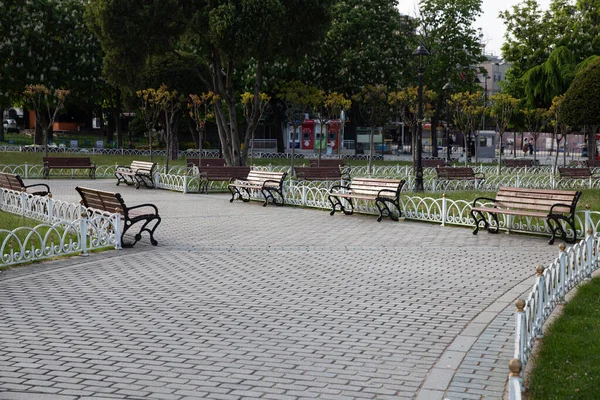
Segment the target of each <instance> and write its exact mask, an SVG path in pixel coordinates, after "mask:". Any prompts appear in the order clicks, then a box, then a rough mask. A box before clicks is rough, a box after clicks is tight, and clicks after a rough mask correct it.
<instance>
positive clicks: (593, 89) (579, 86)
mask: <svg viewBox="0 0 600 400" xmlns="http://www.w3.org/2000/svg"><path fill="white" fill-rule="evenodd" d="M559 118H560V119H561V120H562V121H564V122H565V124H567V125H570V126H578V127H580V128H585V127H586V126H590V127H592V129H591V132H589V133H588V143H587V146H588V158H589V159H590V160H593V159H594V157H595V153H596V146H595V132H596V130H597V129H598V126H600V58H597V59H595V60H594V61H592V62H591V63H590V64H589V65H588V66H587V68H585V69H584V70H583V71H581V72H580V73H579V74H577V75H576V76H575V78H574V80H573V83H571V86H570V87H569V89H568V90H567V92H566V93H565V97H564V100H563V103H562V106H561V107H560V109H559Z"/></svg>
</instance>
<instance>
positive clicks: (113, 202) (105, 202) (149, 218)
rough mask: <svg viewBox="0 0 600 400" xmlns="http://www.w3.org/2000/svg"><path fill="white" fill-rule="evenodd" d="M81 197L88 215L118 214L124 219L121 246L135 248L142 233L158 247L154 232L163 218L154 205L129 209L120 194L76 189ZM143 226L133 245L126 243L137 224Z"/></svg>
mask: <svg viewBox="0 0 600 400" xmlns="http://www.w3.org/2000/svg"><path fill="white" fill-rule="evenodd" d="M75 189H76V190H77V192H78V193H79V195H80V196H81V204H82V205H83V206H85V207H87V208H89V210H88V215H90V216H92V215H93V214H95V213H98V212H99V213H101V214H103V213H109V214H114V213H118V214H120V215H121V217H122V219H123V231H122V232H121V238H120V240H121V246H123V247H133V246H134V245H135V244H136V243H137V242H138V241H139V240H140V239H141V238H142V232H147V233H148V234H149V235H150V243H152V245H153V246H156V245H157V244H158V242H157V241H156V240H155V239H154V231H155V230H156V228H157V227H158V225H159V224H160V221H161V218H160V216H159V215H158V208H156V206H155V205H154V204H140V205H137V206H132V207H127V206H126V205H125V201H124V200H123V197H121V195H120V194H119V193H113V192H105V191H102V190H96V189H89V188H84V187H76V188H75ZM138 223H139V224H141V227H140V229H139V231H138V232H137V233H136V234H135V235H134V239H135V240H134V242H133V243H126V242H125V234H126V233H127V231H128V230H129V229H130V228H132V227H133V226H134V225H136V224H138Z"/></svg>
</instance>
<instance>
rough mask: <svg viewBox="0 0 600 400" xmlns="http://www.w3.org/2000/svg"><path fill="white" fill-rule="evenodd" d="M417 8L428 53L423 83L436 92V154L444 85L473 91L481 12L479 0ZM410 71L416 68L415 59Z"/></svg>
mask: <svg viewBox="0 0 600 400" xmlns="http://www.w3.org/2000/svg"><path fill="white" fill-rule="evenodd" d="M419 8H420V17H419V33H420V38H419V41H420V43H422V44H423V45H425V47H426V48H427V49H428V50H429V52H430V56H429V57H427V67H426V69H425V74H424V83H425V85H426V86H427V87H428V88H429V89H430V90H432V91H434V92H435V93H436V94H438V96H437V97H435V99H434V101H435V104H434V107H433V112H432V114H431V139H432V142H433V147H432V149H433V156H435V157H437V125H438V122H439V120H440V119H441V116H442V114H443V113H444V110H445V107H444V105H445V103H444V96H443V95H442V93H443V87H444V85H446V84H447V83H448V82H450V83H451V84H452V86H453V87H454V88H455V90H456V91H468V90H471V91H472V90H474V89H475V84H474V77H475V75H476V73H477V71H475V70H473V69H471V66H473V65H478V64H479V63H480V62H482V61H483V60H484V59H485V57H484V56H483V54H482V47H481V41H482V34H481V30H480V29H476V28H474V27H473V26H474V23H475V20H476V19H477V17H478V16H479V15H480V14H481V0H422V1H421V2H420V3H419ZM415 47H416V45H415ZM411 70H412V71H416V70H417V68H416V66H414V62H413V68H412V69H411ZM409 71H410V70H409ZM412 76H415V77H416V74H414V73H413V74H412Z"/></svg>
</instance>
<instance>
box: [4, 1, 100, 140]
mask: <svg viewBox="0 0 600 400" xmlns="http://www.w3.org/2000/svg"><path fill="white" fill-rule="evenodd" d="M0 8H1V10H2V11H1V12H0V115H2V114H3V111H4V108H5V107H10V106H12V105H14V104H16V103H19V102H21V101H22V99H23V92H24V91H25V88H26V86H27V85H43V86H45V87H46V88H48V89H50V90H51V91H53V90H55V89H57V88H66V89H68V90H69V92H70V95H69V99H70V100H71V99H72V100H73V101H76V102H85V101H89V99H90V97H91V96H92V95H95V94H97V93H98V92H99V90H98V85H101V84H102V82H101V80H100V71H101V65H102V56H101V54H100V52H99V50H100V48H99V45H98V42H97V39H96V37H95V36H94V35H92V34H91V32H90V31H89V30H88V29H87V26H86V25H85V22H84V21H85V20H84V2H82V1H80V0H36V1H17V0H5V1H3V2H2V6H1V7H0ZM78 105H79V103H78ZM39 126H40V127H41V125H39ZM46 134H47V135H48V137H47V138H46V139H47V140H52V129H50V131H47V132H46ZM42 136H43V132H42V130H41V129H38V130H36V135H35V137H34V143H36V144H41V143H42V140H43V138H42ZM0 139H1V138H0Z"/></svg>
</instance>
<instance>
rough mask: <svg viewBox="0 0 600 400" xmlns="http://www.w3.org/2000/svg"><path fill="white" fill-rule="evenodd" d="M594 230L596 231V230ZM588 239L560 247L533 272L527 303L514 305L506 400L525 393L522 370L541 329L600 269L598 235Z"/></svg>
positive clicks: (525, 301) (519, 396)
mask: <svg viewBox="0 0 600 400" xmlns="http://www.w3.org/2000/svg"><path fill="white" fill-rule="evenodd" d="M596 228H597V227H596ZM592 232H593V228H592V227H591V226H587V227H586V233H587V236H586V237H585V238H584V239H582V240H581V241H580V242H579V243H577V244H575V245H574V246H572V247H570V248H569V249H568V250H565V248H566V247H565V245H564V244H560V245H559V249H560V250H559V254H558V257H557V258H556V259H555V260H554V261H553V262H552V263H551V264H550V265H549V266H548V267H546V268H544V267H542V266H538V267H537V268H536V275H537V276H536V280H535V283H534V285H533V288H532V290H531V292H530V293H529V295H528V296H527V299H526V300H523V299H519V300H517V302H516V306H517V311H516V313H515V349H514V355H513V359H512V360H510V363H509V370H510V373H509V399H510V400H520V399H521V397H522V393H523V390H524V384H523V383H524V378H525V377H524V376H523V375H524V372H523V371H525V366H526V365H527V362H528V361H529V359H530V356H531V353H532V351H533V348H534V345H535V342H536V340H537V339H538V338H540V337H541V336H542V329H543V325H544V323H545V322H546V320H547V319H548V317H549V316H550V314H551V313H552V311H553V310H554V308H555V307H556V306H557V305H558V304H561V303H564V301H565V296H566V294H567V293H568V292H569V291H570V290H571V289H573V288H574V287H575V286H577V285H578V284H580V283H581V282H583V281H585V280H587V279H590V278H591V276H592V272H594V271H595V270H597V269H598V268H599V267H600V258H599V253H600V235H599V234H598V233H596V234H592Z"/></svg>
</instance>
